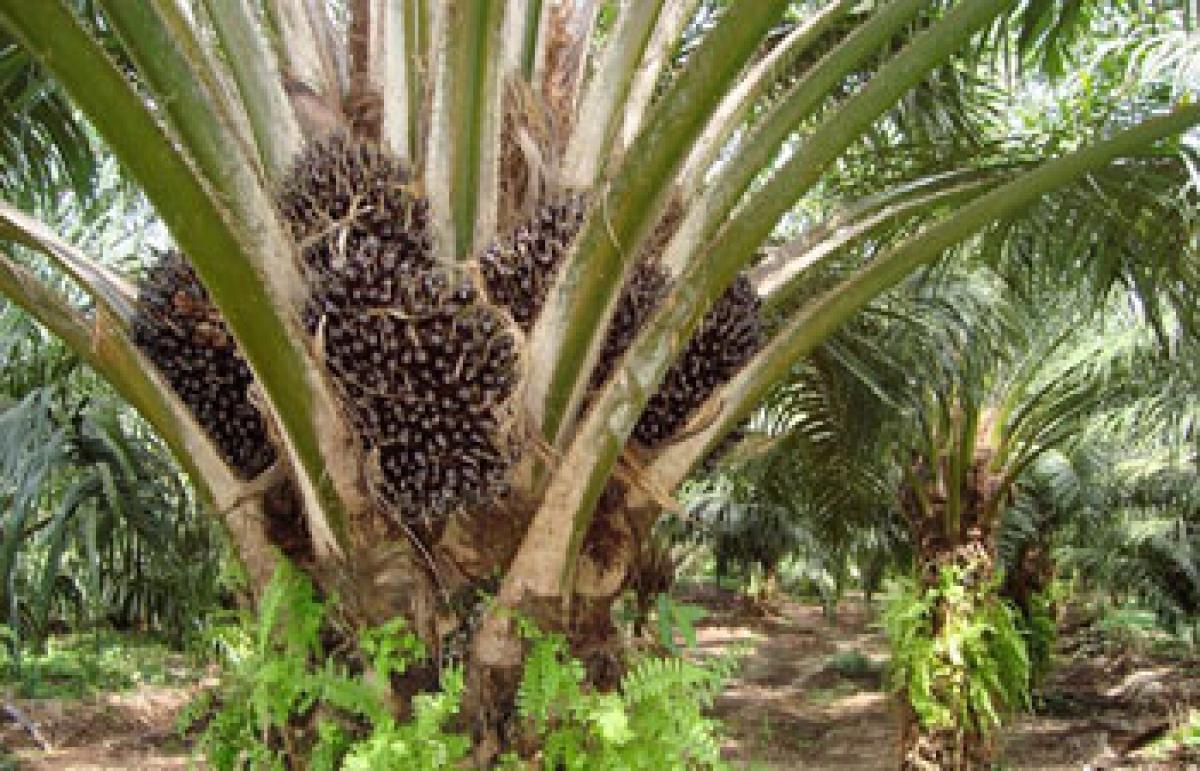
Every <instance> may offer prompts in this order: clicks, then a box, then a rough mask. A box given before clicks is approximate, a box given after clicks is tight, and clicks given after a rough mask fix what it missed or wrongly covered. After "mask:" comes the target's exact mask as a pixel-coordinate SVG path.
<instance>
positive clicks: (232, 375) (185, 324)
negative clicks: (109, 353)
mask: <svg viewBox="0 0 1200 771" xmlns="http://www.w3.org/2000/svg"><path fill="white" fill-rule="evenodd" d="M133 339H134V343H135V344H136V345H137V346H138V348H140V349H141V350H142V352H143V353H144V354H145V355H146V357H147V358H149V359H150V360H151V361H152V362H154V365H155V366H156V367H157V368H158V370H159V371H160V372H161V373H162V374H163V376H164V377H165V378H166V380H167V382H168V383H169V384H170V386H171V389H172V390H173V391H175V393H176V394H177V395H178V396H179V398H180V399H181V400H182V401H183V403H184V404H186V405H187V407H188V409H189V410H191V412H192V415H193V416H194V417H195V419H196V422H198V423H199V424H200V426H201V427H202V428H203V429H204V430H205V432H206V433H207V434H208V435H209V437H211V438H212V440H213V443H214V444H215V445H216V446H217V449H218V451H219V452H220V454H221V457H222V458H223V459H224V460H225V462H226V463H228V464H229V466H230V467H231V468H232V469H233V470H234V471H236V472H237V473H238V474H239V475H240V476H241V477H243V478H244V479H252V478H254V477H256V476H258V474H260V473H261V472H262V471H263V470H265V469H266V468H267V467H269V466H270V465H271V464H272V463H273V462H274V460H275V449H274V448H273V447H272V446H271V443H270V441H269V440H268V438H267V430H266V424H265V423H264V421H263V418H262V415H261V414H260V413H259V412H258V410H257V409H256V408H255V407H254V405H253V403H252V402H251V401H250V395H249V388H250V385H251V383H252V382H253V380H254V377H253V375H251V373H250V367H249V366H248V365H247V364H246V360H245V359H243V358H242V355H241V353H240V352H239V351H238V348H237V345H236V344H235V343H234V341H233V337H232V336H231V335H230V333H229V329H228V328H227V327H226V326H225V322H224V321H222V319H221V316H220V314H219V313H218V311H217V309H216V306H214V305H213V304H212V302H211V301H210V300H209V297H208V292H207V291H205V289H204V286H203V285H201V283H200V281H199V279H198V278H197V277H196V273H195V271H194V270H192V267H191V265H189V264H188V263H187V261H186V260H185V259H184V258H183V256H182V255H180V254H179V253H178V252H174V251H171V252H166V253H164V254H163V255H161V257H160V258H159V260H158V262H157V263H156V264H154V265H153V266H151V267H150V269H149V270H148V271H147V272H146V275H145V277H144V278H143V279H142V280H141V282H140V283H139V286H138V298H137V306H136V314H135V316H134V319H133Z"/></svg>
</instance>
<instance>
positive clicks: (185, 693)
mask: <svg viewBox="0 0 1200 771" xmlns="http://www.w3.org/2000/svg"><path fill="white" fill-rule="evenodd" d="M194 692H195V687H172V686H152V685H142V686H140V687H138V688H136V689H133V690H130V691H127V692H123V693H105V694H100V695H97V696H92V697H88V698H85V699H72V700H63V699H14V700H9V701H8V704H10V705H12V706H14V707H16V708H17V709H18V710H19V711H20V712H21V713H22V714H23V715H24V716H25V717H27V718H28V719H29V720H31V721H32V722H33V723H34V724H35V725H36V726H37V728H38V730H39V732H40V733H41V735H42V737H43V738H44V739H45V740H46V741H48V742H49V744H50V747H51V749H49V750H45V749H42V748H41V747H40V746H39V744H38V743H37V742H36V741H35V740H34V738H33V736H32V735H31V734H30V732H29V731H28V730H26V729H25V728H24V727H22V726H21V725H19V724H18V723H17V722H16V721H14V720H12V719H11V718H7V716H5V717H6V719H4V720H3V722H0V768H5V767H8V768H21V769H36V770H37V771H42V770H43V769H44V770H45V771H49V769H72V770H75V769H78V770H79V771H83V770H84V769H86V770H87V771H100V770H101V769H104V771H109V770H110V769H111V771H117V769H176V768H188V767H189V762H190V760H189V758H190V755H189V752H188V750H187V748H186V747H185V746H184V744H183V742H182V741H181V740H180V739H179V736H178V734H177V733H176V731H175V717H176V715H177V714H178V713H179V710H180V709H182V708H183V706H184V705H185V704H187V702H188V701H189V700H190V699H191V697H192V694H193V693H194Z"/></svg>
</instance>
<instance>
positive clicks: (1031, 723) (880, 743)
mask: <svg viewBox="0 0 1200 771" xmlns="http://www.w3.org/2000/svg"><path fill="white" fill-rule="evenodd" d="M687 600H688V601H690V602H695V603H699V604H702V605H704V606H705V607H707V608H708V609H709V613H710V615H709V616H708V618H706V619H704V620H703V621H702V622H701V623H700V624H698V628H699V631H698V634H697V639H698V642H699V646H700V649H701V651H703V652H710V653H714V654H715V653H719V652H720V651H723V650H726V649H727V648H728V647H729V646H730V645H736V644H739V643H741V644H747V645H749V647H750V653H749V654H748V655H747V656H746V658H745V659H744V664H743V667H742V669H741V671H740V674H739V676H738V678H737V680H736V681H735V682H733V683H731V684H730V686H729V687H728V688H727V689H726V690H725V692H724V693H723V694H722V695H721V696H720V697H719V698H718V700H717V703H716V705H715V712H716V714H717V716H718V717H720V718H721V719H722V720H723V721H724V722H725V724H726V727H727V729H728V732H729V735H730V741H729V742H728V744H727V746H726V748H725V750H726V756H727V758H728V759H730V760H733V761H738V762H742V763H745V764H747V765H752V767H755V768H764V767H765V768H768V769H814V770H817V769H827V770H828V771H835V770H836V771H856V770H858V769H861V770H862V771H868V770H870V771H880V770H881V769H888V768H894V767H895V763H896V759H897V743H898V735H897V730H896V726H897V719H896V715H895V713H894V711H893V710H894V707H893V703H892V702H891V701H890V699H889V698H888V696H887V695H886V694H885V693H884V691H883V682H882V677H881V672H882V669H883V667H884V665H885V663H886V659H887V646H886V641H885V640H884V638H883V635H882V634H881V633H880V631H879V630H878V629H877V628H875V627H874V626H873V624H872V622H871V616H870V614H869V613H867V611H866V609H865V608H864V606H863V604H862V603H861V602H859V601H856V600H853V599H852V600H849V601H846V602H845V603H843V605H842V607H841V608H840V609H839V612H838V614H837V618H836V620H835V621H833V622H830V621H829V620H827V619H826V618H825V617H824V616H823V615H822V613H821V609H820V607H819V606H817V605H811V604H807V605H806V604H800V603H796V602H791V601H783V602H781V603H778V604H777V605H776V606H775V607H774V608H773V609H772V611H771V612H768V613H763V612H762V611H760V610H758V609H756V608H754V607H752V606H750V605H749V604H748V603H746V602H745V601H743V600H741V599H739V598H738V597H736V596H734V595H732V594H730V593H728V592H723V591H718V590H715V589H711V588H705V589H701V590H693V591H692V592H691V594H690V596H689V597H687ZM853 652H858V653H860V654H862V655H863V656H864V657H866V658H868V659H869V660H870V661H871V663H872V669H871V671H869V672H862V671H851V672H846V671H845V670H846V667H845V666H844V665H842V666H839V663H840V662H845V661H846V659H847V658H848V656H849V655H852V654H853ZM839 654H840V655H839ZM1188 706H1192V707H1197V706H1200V660H1197V659H1195V658H1192V659H1187V658H1183V657H1180V656H1179V654H1178V653H1173V654H1155V653H1153V652H1151V651H1147V650H1139V649H1138V648H1137V647H1136V646H1122V645H1120V644H1114V643H1113V641H1111V640H1107V639H1104V638H1103V637H1102V636H1101V635H1100V634H1099V633H1098V632H1096V631H1095V630H1094V629H1093V628H1090V627H1084V628H1081V629H1074V630H1066V631H1065V633H1064V635H1063V638H1062V641H1061V643H1060V645H1059V650H1058V651H1057V652H1056V666H1055V669H1054V671H1053V672H1052V674H1051V675H1050V676H1049V677H1048V678H1047V681H1046V682H1045V683H1044V685H1043V686H1042V688H1041V689H1040V692H1039V694H1038V697H1037V711H1036V713H1035V714H1028V715H1021V716H1018V717H1017V719H1015V720H1014V721H1013V724H1012V725H1011V726H1010V727H1009V729H1008V730H1007V731H1006V733H1005V735H1004V737H1003V739H1002V746H1003V758H1002V764H1001V768H1004V769H1013V770H1014V771H1015V770H1016V769H1021V770H1022V771H1035V770H1036V771H1057V770H1059V769H1063V770H1064V771H1065V770H1066V769H1085V768H1087V769H1095V770H1096V771H1099V770H1100V769H1183V768H1188V769H1200V757H1195V758H1188V757H1175V758H1172V759H1170V760H1165V761H1163V760H1151V759H1149V757H1148V756H1147V754H1146V750H1145V747H1146V744H1147V743H1148V742H1149V741H1150V740H1151V739H1153V738H1155V737H1157V736H1159V735H1161V733H1163V732H1164V731H1165V730H1166V729H1167V728H1168V727H1170V726H1171V725H1172V724H1173V721H1175V720H1177V719H1178V718H1179V716H1180V715H1182V714H1184V713H1185V712H1186V708H1187V707H1188Z"/></svg>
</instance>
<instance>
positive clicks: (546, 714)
mask: <svg viewBox="0 0 1200 771" xmlns="http://www.w3.org/2000/svg"><path fill="white" fill-rule="evenodd" d="M324 614H325V608H324V605H323V604H322V603H321V602H320V601H319V600H317V598H316V597H315V595H314V592H313V589H312V586H311V585H310V584H309V582H308V580H307V579H306V578H305V577H303V576H302V575H301V574H299V573H297V572H296V571H294V570H293V569H291V568H290V567H288V566H286V565H283V566H282V567H281V568H280V569H279V570H278V571H277V573H276V575H275V577H274V579H273V580H272V581H271V583H270V585H269V586H268V588H267V590H266V592H265V594H264V596H263V598H262V601H261V603H260V607H259V614H258V617H257V619H255V620H254V621H253V622H252V623H251V625H250V626H249V627H248V629H246V632H245V633H243V634H242V635H241V637H239V635H238V633H237V632H236V630H234V631H230V632H228V633H226V634H225V635H224V636H223V637H222V644H223V645H225V646H226V647H228V648H229V650H230V651H231V652H232V653H234V654H235V655H233V656H230V660H231V663H230V666H229V672H228V674H227V676H226V677H225V678H224V682H223V684H222V687H221V689H220V690H219V692H217V693H216V694H215V695H213V694H209V695H207V696H205V697H203V698H202V699H200V700H198V701H197V702H195V703H193V704H192V705H191V706H190V707H189V708H188V709H187V710H185V712H184V714H183V715H182V716H181V718H180V729H181V730H185V731H186V730H189V729H190V728H192V727H194V726H197V725H202V728H201V731H200V735H199V740H198V742H197V746H198V748H199V750H200V751H201V752H202V753H203V754H204V755H205V757H206V759H207V761H208V762H209V764H211V765H212V766H213V767H214V768H217V769H222V770H224V769H283V768H288V767H295V766H297V765H299V766H301V767H305V768H309V769H313V770H314V771H319V770H321V769H350V770H352V771H367V770H368V769H390V768H396V769H439V768H459V767H466V766H465V763H466V758H467V756H468V753H469V751H470V743H469V740H468V739H467V737H466V736H465V735H464V734H463V733H461V731H460V730H459V728H460V727H459V726H458V724H457V723H456V715H457V714H458V711H459V708H460V701H461V697H462V693H463V687H464V683H463V672H462V670H461V669H460V668H458V667H449V668H447V669H445V670H443V671H442V672H441V677H440V687H439V690H437V691H436V692H432V693H422V694H419V695H417V696H416V697H415V698H414V699H413V703H412V713H411V714H412V717H411V718H410V719H408V720H404V721H401V720H398V719H397V718H396V717H395V710H394V709H393V707H392V705H391V702H390V698H391V692H390V687H389V683H390V680H391V678H392V676H394V675H400V674H402V673H403V672H404V671H405V670H406V669H408V668H409V667H411V666H413V665H414V664H415V663H417V662H419V661H422V660H423V659H425V658H426V651H425V649H424V646H423V645H422V644H421V642H420V641H419V640H418V639H417V638H416V636H415V635H413V634H412V633H411V632H410V631H408V630H406V629H405V626H404V623H403V622H402V621H400V620H395V621H391V622H388V623H387V624H384V625H383V626H381V627H378V628H375V629H370V630H367V631H365V632H363V633H362V634H361V636H360V638H359V640H358V646H357V647H358V654H359V655H358V660H359V666H356V667H354V668H351V667H350V666H348V665H347V664H345V663H339V662H338V661H335V659H334V657H333V656H331V655H330V652H329V651H326V650H324V649H323V648H322V646H321V643H320V634H319V633H320V630H321V629H322V623H323V621H324ZM516 621H517V623H518V625H519V628H520V630H521V633H522V636H523V637H524V638H525V640H526V642H527V645H528V654H527V658H526V665H525V669H524V673H523V677H522V679H521V682H520V686H519V689H518V692H517V713H518V716H519V718H520V721H521V730H522V731H523V732H524V733H525V734H526V735H528V736H530V737H532V738H533V741H532V742H531V745H532V746H534V747H537V748H538V749H537V750H536V752H532V753H527V755H528V756H527V757H520V756H518V755H517V754H515V753H512V752H510V753H509V754H506V755H504V756H503V757H502V758H501V759H500V762H499V768H502V769H507V770H509V771H516V770H517V769H522V770H528V771H534V770H535V769H545V770H546V771H549V770H550V769H554V770H555V771H557V770H558V769H564V770H570V769H588V770H589V771H591V770H592V769H595V770H596V771H607V770H608V769H612V771H616V770H617V769H623V770H624V769H628V770H629V771H636V770H637V769H647V770H650V769H654V770H655V771H658V770H659V769H689V770H690V769H717V768H725V765H724V764H723V763H722V762H721V759H720V742H719V739H718V730H719V725H718V723H717V722H716V721H714V720H712V719H710V718H707V717H705V716H704V714H703V710H704V708H705V707H707V706H708V705H709V704H711V701H712V699H713V697H714V696H715V695H716V693H717V692H718V691H719V689H720V688H721V685H722V684H723V682H724V681H725V680H726V679H727V678H728V677H729V676H730V675H731V674H732V670H733V667H734V662H735V658H734V657H733V656H729V657H726V658H722V659H719V660H717V661H715V662H711V663H708V664H706V665H701V664H696V663H692V662H689V661H687V660H685V659H683V658H678V657H668V658H643V659H640V660H637V661H634V662H632V664H631V666H630V667H629V669H628V671H627V673H626V675H625V676H624V678H623V679H622V681H621V684H620V688H619V689H618V690H617V691H615V692H611V693H602V692H598V691H594V690H592V689H590V688H589V687H588V686H587V684H586V682H585V672H584V667H583V665H582V664H581V663H580V662H579V661H578V660H577V659H575V658H573V657H572V656H571V655H570V653H569V651H568V648H567V643H566V641H565V639H564V638H563V637H562V636H561V635H558V634H550V633H545V632H542V631H540V630H538V629H537V628H535V627H534V626H533V625H532V624H530V623H528V622H527V621H525V620H523V619H520V618H518V619H516ZM342 658H343V660H344V659H345V657H342ZM351 659H352V660H353V657H351Z"/></svg>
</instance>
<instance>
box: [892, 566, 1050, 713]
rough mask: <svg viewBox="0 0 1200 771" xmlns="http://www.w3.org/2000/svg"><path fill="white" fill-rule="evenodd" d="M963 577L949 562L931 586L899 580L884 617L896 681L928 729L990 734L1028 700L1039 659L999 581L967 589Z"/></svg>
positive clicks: (990, 581)
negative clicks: (1001, 593)
mask: <svg viewBox="0 0 1200 771" xmlns="http://www.w3.org/2000/svg"><path fill="white" fill-rule="evenodd" d="M963 578H964V576H963V571H962V569H961V568H959V567H956V566H949V567H946V568H944V569H943V570H942V572H941V573H940V575H939V578H938V582H937V583H936V584H935V585H933V586H930V587H927V588H925V589H921V588H920V587H919V586H918V585H917V582H916V581H913V580H911V579H905V580H899V581H896V582H894V583H893V585H892V587H891V588H890V590H889V595H890V596H889V599H888V602H887V605H886V607H885V611H884V616H883V625H884V629H885V631H886V633H887V636H888V639H889V641H890V643H891V648H892V663H891V670H890V680H891V685H892V689H893V690H894V691H896V692H898V693H900V694H902V695H903V696H904V697H905V699H906V701H907V702H908V704H909V705H910V706H911V707H912V709H913V711H914V712H915V713H916V715H917V718H918V719H919V720H920V722H921V724H922V725H923V726H925V727H926V728H931V729H943V728H944V729H956V730H958V731H968V732H971V733H974V734H977V735H980V736H988V735H990V734H991V733H992V732H994V731H995V730H996V729H997V728H998V727H999V726H1000V725H1001V723H1002V721H1003V718H1004V715H1005V714H1007V713H1008V712H1011V711H1013V710H1017V709H1021V708H1024V707H1027V706H1028V704H1029V692H1030V680H1031V672H1032V664H1031V661H1030V657H1029V651H1028V646H1027V642H1026V639H1025V635H1024V634H1023V633H1022V631H1021V629H1020V628H1019V624H1018V615H1019V614H1018V613H1017V612H1016V611H1015V610H1014V609H1013V608H1012V607H1011V606H1009V605H1008V604H1007V603H1005V602H1004V601H1002V600H1001V599H999V598H998V597H997V596H996V589H997V587H998V579H997V578H995V577H993V578H990V579H988V580H987V581H984V582H981V583H980V584H978V585H975V586H972V587H967V586H966V585H965V583H964V581H963ZM935 619H937V620H938V623H936V624H935ZM935 626H936V633H935Z"/></svg>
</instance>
